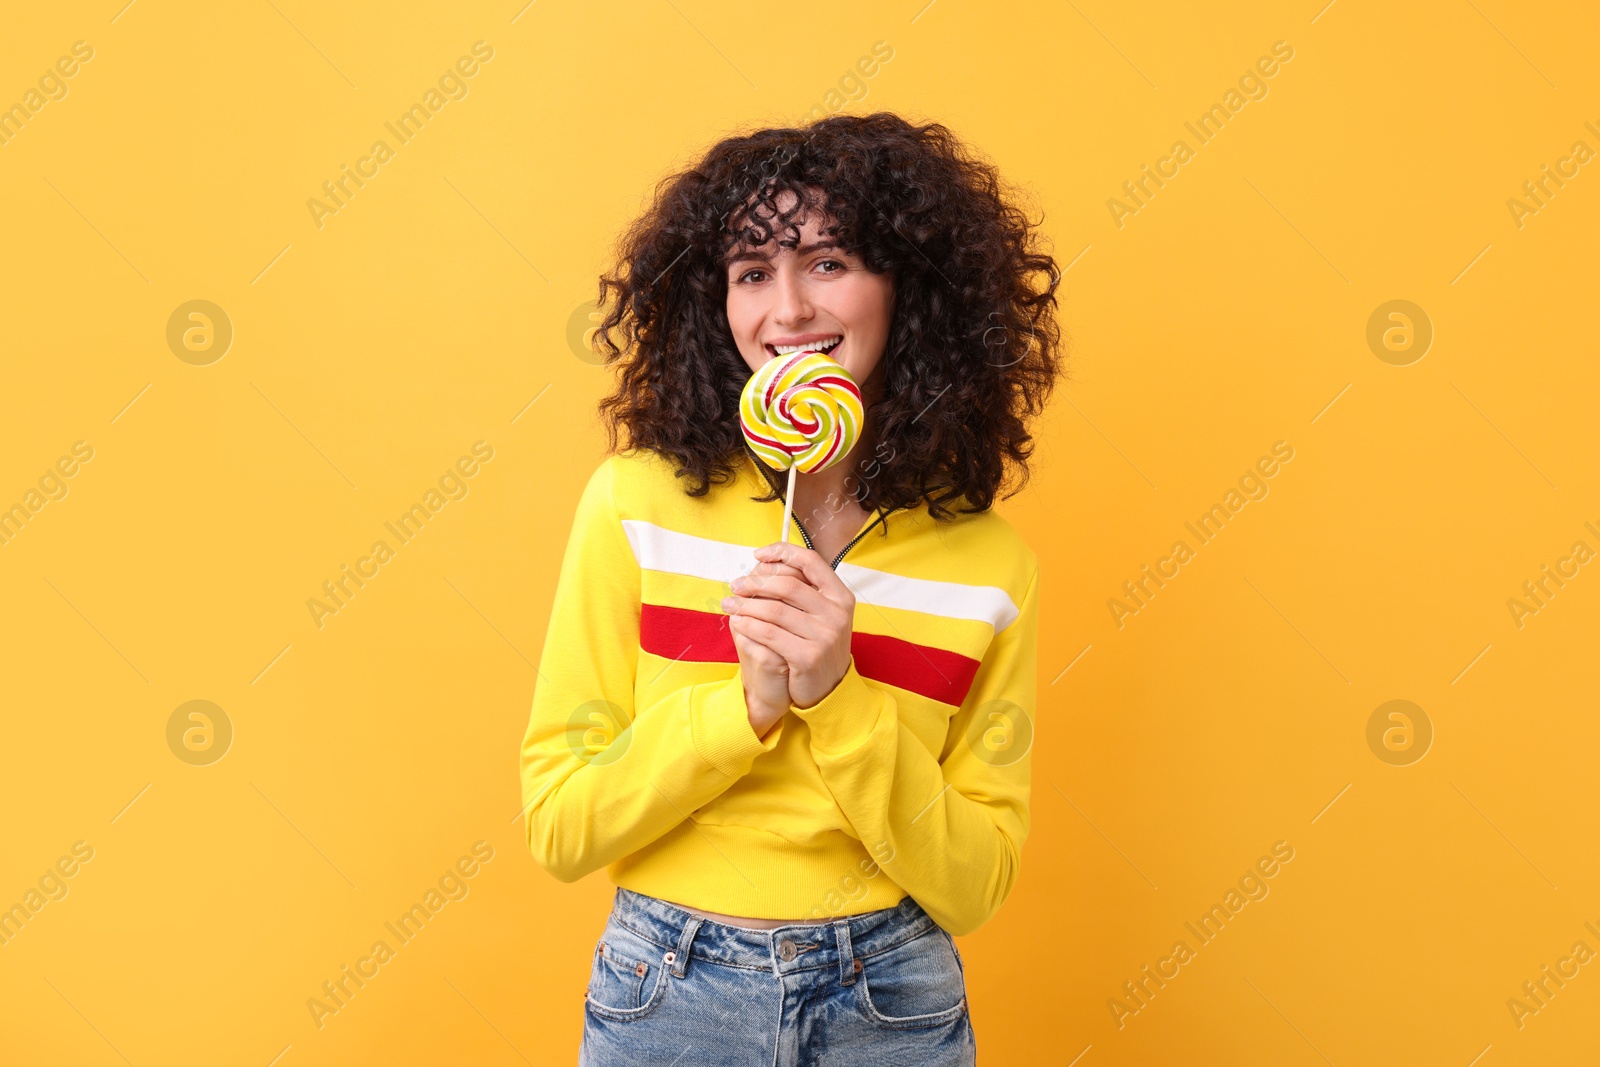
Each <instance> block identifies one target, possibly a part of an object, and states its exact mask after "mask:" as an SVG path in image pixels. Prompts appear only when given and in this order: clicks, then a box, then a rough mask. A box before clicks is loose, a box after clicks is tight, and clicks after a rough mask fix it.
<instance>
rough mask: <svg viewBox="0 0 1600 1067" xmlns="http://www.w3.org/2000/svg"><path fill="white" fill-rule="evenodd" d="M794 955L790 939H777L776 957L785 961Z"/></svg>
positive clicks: (792, 943)
mask: <svg viewBox="0 0 1600 1067" xmlns="http://www.w3.org/2000/svg"><path fill="white" fill-rule="evenodd" d="M794 957H795V951H794V942H793V941H790V940H789V939H788V938H787V937H786V938H784V939H783V940H782V941H779V942H778V958H779V959H781V960H783V961H784V962H785V963H787V962H789V961H790V960H792V959H794Z"/></svg>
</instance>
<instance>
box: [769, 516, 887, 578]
mask: <svg viewBox="0 0 1600 1067" xmlns="http://www.w3.org/2000/svg"><path fill="white" fill-rule="evenodd" d="M887 516H888V513H887V512H885V511H882V510H880V511H879V512H878V517H877V518H876V519H873V520H872V522H870V523H868V524H867V528H866V529H865V530H862V531H861V532H860V533H858V534H856V535H855V537H853V538H851V539H850V543H849V544H847V545H845V546H844V547H843V548H841V549H840V550H839V554H838V555H837V556H835V557H833V562H832V563H830V564H828V566H829V567H831V568H832V569H834V570H838V569H839V561H840V560H842V559H844V554H845V553H846V552H848V551H850V550H851V549H852V548H854V547H855V545H856V542H857V541H860V540H861V539H862V538H863V537H865V536H867V534H869V533H871V532H872V528H873V527H874V526H876V525H878V523H880V522H882V521H883V520H884V519H885V518H886V517H887ZM790 518H792V519H794V524H795V525H796V526H798V527H800V536H801V538H802V539H803V540H804V541H805V543H806V547H807V548H809V549H811V550H812V551H813V552H815V551H816V549H817V546H816V545H814V544H812V543H811V535H810V534H809V533H807V532H806V526H805V523H803V522H801V521H800V516H799V515H797V514H794V513H793V512H791V513H790Z"/></svg>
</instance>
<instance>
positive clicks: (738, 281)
mask: <svg viewBox="0 0 1600 1067" xmlns="http://www.w3.org/2000/svg"><path fill="white" fill-rule="evenodd" d="M765 273H767V272H766V271H764V270H762V269H761V268H760V267H753V268H751V269H750V270H747V271H745V272H744V273H743V274H741V275H739V277H738V278H736V279H735V280H734V284H735V285H743V284H745V281H746V280H747V279H748V278H749V277H750V275H752V274H765Z"/></svg>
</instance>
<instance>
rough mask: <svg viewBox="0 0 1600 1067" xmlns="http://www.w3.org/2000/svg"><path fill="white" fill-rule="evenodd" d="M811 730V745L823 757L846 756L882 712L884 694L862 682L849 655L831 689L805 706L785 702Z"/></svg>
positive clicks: (861, 742)
mask: <svg viewBox="0 0 1600 1067" xmlns="http://www.w3.org/2000/svg"><path fill="white" fill-rule="evenodd" d="M789 710H790V711H791V712H793V713H794V714H795V715H798V716H799V717H800V718H802V719H804V720H805V723H806V725H807V726H808V727H810V729H811V747H812V749H813V750H814V751H815V752H817V753H819V754H821V755H824V756H846V755H849V754H850V753H851V752H854V751H855V750H857V749H859V748H861V747H862V746H863V745H865V744H866V743H867V740H868V738H870V737H871V736H872V734H873V732H874V731H876V730H877V728H878V723H879V720H881V719H882V718H883V715H884V697H883V694H882V693H879V692H877V691H876V690H874V689H873V688H872V687H871V686H869V685H868V684H867V683H866V680H865V679H864V678H862V677H861V674H860V673H859V672H858V671H857V670H856V659H855V657H854V656H851V657H850V665H849V666H848V667H846V668H845V672H844V677H842V678H840V679H839V684H838V685H836V686H834V687H833V692H831V693H829V694H828V695H827V696H825V697H823V698H822V699H821V700H819V701H817V702H816V703H815V704H813V705H811V706H810V707H809V708H800V707H795V706H794V705H793V704H790V705H789Z"/></svg>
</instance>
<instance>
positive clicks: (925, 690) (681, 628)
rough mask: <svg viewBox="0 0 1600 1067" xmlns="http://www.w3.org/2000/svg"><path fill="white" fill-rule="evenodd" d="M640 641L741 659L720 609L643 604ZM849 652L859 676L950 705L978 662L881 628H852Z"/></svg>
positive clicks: (695, 658)
mask: <svg viewBox="0 0 1600 1067" xmlns="http://www.w3.org/2000/svg"><path fill="white" fill-rule="evenodd" d="M639 647H640V648H642V649H643V650H644V651H646V652H649V653H651V654H652V655H656V656H661V657H662V658H664V659H672V660H684V661H688V662H691V663H738V662H739V651H738V649H736V648H735V647H734V644H733V632H732V631H731V630H729V629H728V616H727V615H725V614H723V613H722V612H713V611H695V610H693V609H692V608H674V607H668V606H667V605H664V604H643V605H641V606H640V609H639ZM850 654H851V655H852V656H853V657H854V658H855V661H856V673H857V674H859V675H861V677H863V678H871V679H872V680H873V681H876V682H883V683H884V684H885V685H892V686H895V687H897V688H900V689H904V690H906V691H907V692H911V693H917V694H919V695H921V696H925V697H927V698H928V699H930V700H937V701H939V702H940V703H943V704H949V705H951V706H952V707H960V706H961V702H962V701H963V700H965V699H966V696H967V691H968V690H969V689H971V688H972V679H973V678H974V677H975V676H976V675H977V673H978V666H979V663H978V661H977V660H975V659H973V658H971V657H970V656H963V655H962V654H961V653H959V652H951V651H950V650H949V649H945V648H939V647H937V646H935V645H919V644H917V643H915V642H913V641H904V640H901V639H900V638H898V637H889V636H886V635H884V634H865V633H852V634H851V635H850Z"/></svg>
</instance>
